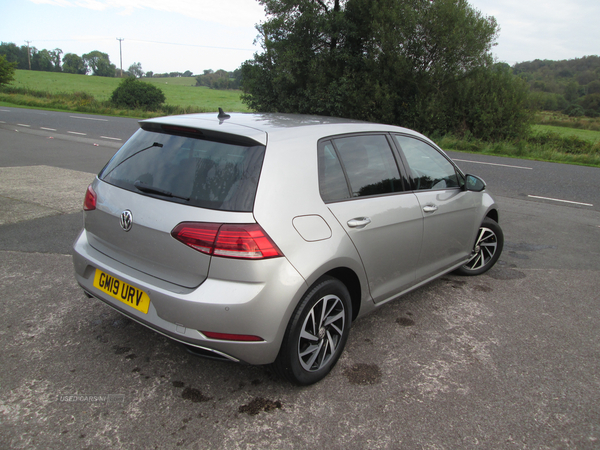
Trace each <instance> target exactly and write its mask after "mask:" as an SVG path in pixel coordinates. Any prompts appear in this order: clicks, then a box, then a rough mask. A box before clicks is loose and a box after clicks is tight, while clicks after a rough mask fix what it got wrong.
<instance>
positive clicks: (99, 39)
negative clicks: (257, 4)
mask: <svg viewBox="0 0 600 450" xmlns="http://www.w3.org/2000/svg"><path fill="white" fill-rule="evenodd" d="M108 39H109V38H89V39H38V40H36V42H82V41H107V40H108ZM117 39H119V38H117ZM128 41H131V42H143V43H147V44H162V45H177V46H181V47H198V48H212V49H216V50H236V51H243V52H246V51H247V52H254V51H256V49H255V48H237V47H218V46H214V45H199V44H181V43H179V42H160V41H146V40H143V39H128Z"/></svg>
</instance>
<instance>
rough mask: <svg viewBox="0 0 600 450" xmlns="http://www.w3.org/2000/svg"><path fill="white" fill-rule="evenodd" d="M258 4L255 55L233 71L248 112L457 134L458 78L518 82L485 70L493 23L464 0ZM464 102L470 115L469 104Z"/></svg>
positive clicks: (272, 0) (276, 0) (279, 0)
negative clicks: (262, 15)
mask: <svg viewBox="0 0 600 450" xmlns="http://www.w3.org/2000/svg"><path fill="white" fill-rule="evenodd" d="M259 2H260V3H261V4H262V5H263V6H264V7H265V11H266V13H267V20H266V21H265V22H264V23H262V24H261V25H259V26H258V27H257V29H258V31H259V33H260V38H259V41H260V43H261V45H262V48H263V51H262V53H257V54H255V55H254V59H252V60H249V61H246V62H245V63H244V64H243V65H242V80H243V81H242V88H243V90H244V94H243V96H242V98H243V101H244V102H245V103H246V104H248V106H250V107H251V108H252V109H256V110H259V111H279V112H297V113H313V114H323V115H335V116H344V117H350V118H358V119H364V120H372V121H378V122H385V123H394V124H400V125H404V126H408V127H411V128H415V129H418V130H420V131H423V132H431V131H440V132H449V131H459V132H460V131H462V130H463V129H464V121H463V122H461V121H460V120H459V119H457V117H455V115H456V114H458V112H456V111H454V110H453V109H452V107H451V100H450V99H454V101H458V100H457V99H456V97H455V95H454V93H455V92H457V90H459V89H460V88H461V86H463V85H464V84H465V83H466V81H468V80H479V81H480V82H484V81H485V83H488V84H489V83H493V82H500V81H502V83H506V82H508V83H517V82H518V80H516V77H514V76H513V75H512V73H511V72H510V70H508V69H506V68H504V69H503V71H502V73H503V74H504V75H503V76H502V77H500V76H498V75H497V73H496V72H497V70H498V69H497V68H494V66H493V59H492V55H491V48H492V46H493V45H494V43H495V40H496V36H497V32H498V26H497V24H496V21H495V19H494V18H493V17H484V16H482V15H481V13H480V12H479V11H477V10H475V9H473V8H472V7H471V6H470V5H469V4H468V3H467V1H466V0H300V1H298V0H295V1H294V0H259ZM494 70H496V72H494ZM482 74H486V76H484V75H482ZM489 88H490V87H489V86H488V89H489ZM492 88H493V87H492ZM504 91H505V90H502V92H504ZM467 101H468V102H470V104H471V107H472V108H474V109H476V104H477V102H478V101H479V100H478V99H477V98H462V99H461V102H463V103H464V102H467ZM498 101H503V99H502V98H499V99H498ZM509 103H510V102H509ZM525 103H526V102H516V103H514V102H513V103H511V104H512V105H514V106H515V107H517V105H518V107H524V105H525ZM490 113H491V112H490ZM497 113H498V114H499V112H498V111H497ZM448 115H450V116H451V117H447V116H448ZM491 123H498V121H497V120H496V119H494V120H491ZM456 127H458V128H456ZM476 129H477V130H479V128H476ZM502 129H504V130H507V129H508V128H507V127H503V128H502ZM471 131H472V130H471Z"/></svg>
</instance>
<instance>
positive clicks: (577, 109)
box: [565, 105, 584, 117]
mask: <svg viewBox="0 0 600 450" xmlns="http://www.w3.org/2000/svg"><path fill="white" fill-rule="evenodd" d="M565 114H566V115H568V116H569V117H581V116H583V115H584V111H583V108H582V107H581V106H579V105H571V106H569V107H568V108H567V109H566V110H565Z"/></svg>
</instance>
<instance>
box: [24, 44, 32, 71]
mask: <svg viewBox="0 0 600 450" xmlns="http://www.w3.org/2000/svg"><path fill="white" fill-rule="evenodd" d="M25 42H27V63H28V64H29V70H31V58H30V57H29V53H30V52H29V44H30V43H31V41H25Z"/></svg>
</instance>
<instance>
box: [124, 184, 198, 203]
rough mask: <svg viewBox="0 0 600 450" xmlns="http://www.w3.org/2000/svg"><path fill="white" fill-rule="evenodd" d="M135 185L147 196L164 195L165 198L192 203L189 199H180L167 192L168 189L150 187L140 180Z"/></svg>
mask: <svg viewBox="0 0 600 450" xmlns="http://www.w3.org/2000/svg"><path fill="white" fill-rule="evenodd" d="M133 185H134V186H135V187H136V189H137V190H139V191H142V192H146V193H147V194H157V195H162V196H164V197H171V198H179V199H181V200H185V201H188V202H189V201H190V199H189V198H186V197H180V196H179V195H175V194H173V193H172V192H169V191H167V190H166V189H160V188H157V187H153V186H149V185H147V184H144V183H142V182H141V181H139V180H138V181H136V182H135V183H133Z"/></svg>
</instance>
